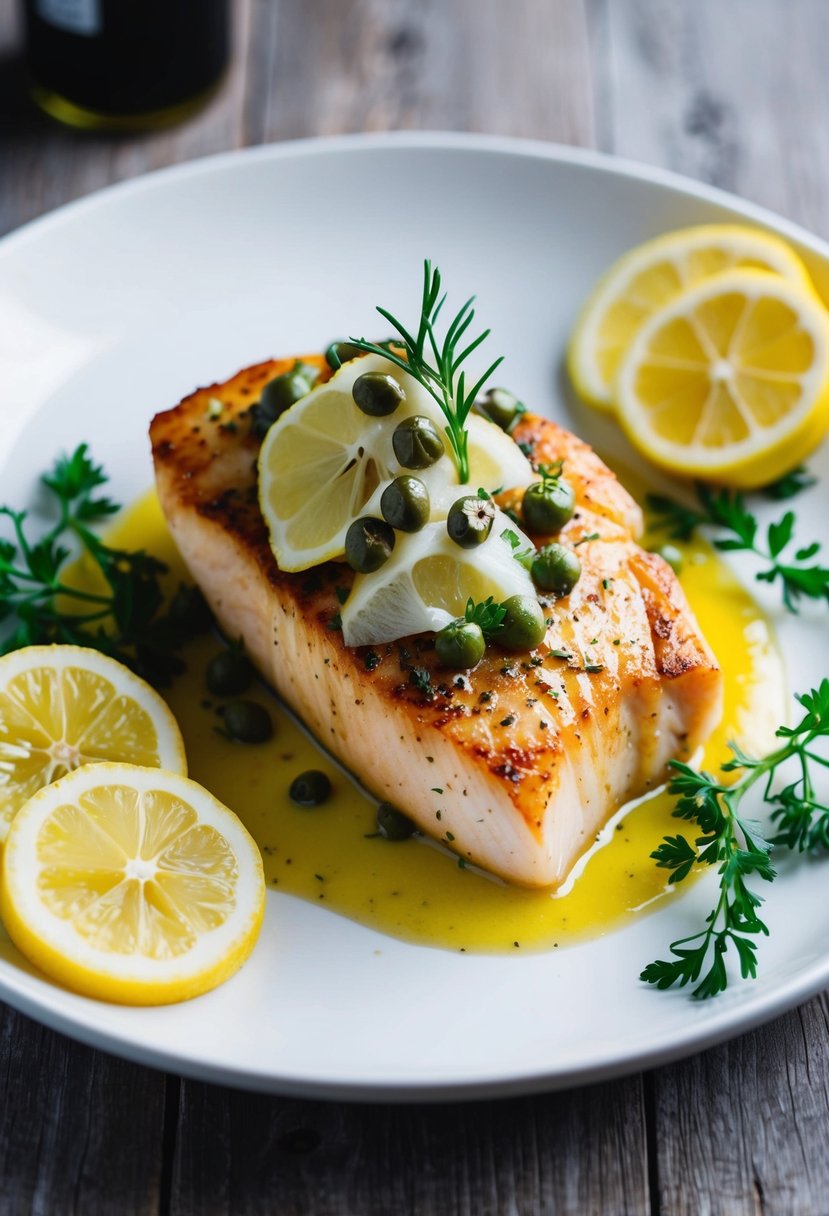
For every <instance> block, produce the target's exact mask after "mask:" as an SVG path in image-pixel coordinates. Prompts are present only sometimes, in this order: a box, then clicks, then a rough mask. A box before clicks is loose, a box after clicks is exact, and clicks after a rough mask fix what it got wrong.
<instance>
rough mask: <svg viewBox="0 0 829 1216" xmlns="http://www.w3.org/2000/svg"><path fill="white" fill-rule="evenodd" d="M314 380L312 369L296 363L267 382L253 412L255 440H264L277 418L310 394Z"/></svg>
mask: <svg viewBox="0 0 829 1216" xmlns="http://www.w3.org/2000/svg"><path fill="white" fill-rule="evenodd" d="M314 379H316V374H315V371H314V369H313V368H303V365H302V364H300V363H299V362H297V363H295V364H294V366H293V367H292V368H291V370H290V371H289V372H283V373H282V375H281V376H275V377H274V379H273V380H269V381H268V383H267V384H266V385H265V387H264V388H263V389H262V395H261V397H260V398H259V404H258V405H256V406H255V407H254V410H253V433H254V435H256V437H257V439H264V438H265V435H266V434H267V432H268V431H269V430H270V428H271V427H272V426H273V424H274V423H275V422H276V420H277V418H279V417H281V415H282V414H284V413H285V411H286V410H287V409H290V408H291V406H292V405H294V404H295V403H296V402H297V401H299V400H300V398H301V397H306V396H307V395H308V393H310V391H311V388H312V387H313V381H314Z"/></svg>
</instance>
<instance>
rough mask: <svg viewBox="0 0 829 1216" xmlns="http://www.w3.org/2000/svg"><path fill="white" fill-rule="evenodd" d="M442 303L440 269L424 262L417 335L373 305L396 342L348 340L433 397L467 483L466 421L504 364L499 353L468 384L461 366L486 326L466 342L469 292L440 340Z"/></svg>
mask: <svg viewBox="0 0 829 1216" xmlns="http://www.w3.org/2000/svg"><path fill="white" fill-rule="evenodd" d="M445 301H446V295H445V293H444V294H441V277H440V271H439V270H438V268H437V266H435V267H434V268H433V267H432V263H431V262H430V261H428V260H427V261H426V262H424V264H423V296H422V300H421V305H420V320H419V322H418V326H417V333H416V334H412V333H411V332H410V331H409V330H408V329H407V328H406V327H405V326H404V325H403V324H402V323H401V322H400V321H398V319H397V317H395V316H393V315H392V314H391V313H390V312H389V311H388V310H387V309H385V308H380V307H379V306H378V308H377V311H378V312H379V314H380V316H381V317H383V318H384V319H385V320H386V321H388V323H389V325H391V326H392V328H393V329H394V330H395V331H396V333H397V334H398V335H399V339H400V341H399V343H398V342H397V340H396V339H393V340H392V341H391V342H386V343H383V344H378V343H375V342H367V341H366V340H365V338H349V341H350V342H351V343H352V344H353V345H354V346H356V347H359V349H360V350H364V351H367V352H368V353H369V354H373V355H382V356H383V358H385V359H388V360H389V361H390V362H392V363H394V364H396V366H397V367H400V368H402V369H403V371H405V372H408V373H409V374H410V375H411V376H414V378H415V380H417V381H418V383H420V384H422V385H423V387H424V388H425V389H426V391H427V392H428V393H429V395H430V396H431V397H433V398H434V400H435V401H436V402H437V403H438V405H439V406H440V408H441V410H442V411H443V414H444V416H445V418H446V427H445V431H446V435H447V438H448V439H449V444H450V447H451V449H452V455H453V457H454V459H455V463H456V465H457V467H458V476H459V478H460V480H461V482H462V483H466V482H468V481H469V455H468V450H467V433H466V420H467V418H468V417H469V414H470V411H471V410H472V406H473V405H474V404H475V400H476V398H477V396H478V394H479V393H480V391H481V389H482V388H483V386H484V384H485V383H486V381H487V380H488V379H489V377H490V376H491V375H492V373H493V372H494V371H495V369H496V368H497V367H499V366H500V364H501V363H502V362H503V356H500V357H499V358H497V359H495V360H494V362H492V363H491V364H490V365H489V367H488V368H487V370H486V371H485V372H484V374H483V375H482V376H480V377H479V378H478V380H476V381H475V383H474V384H473V386H472V387H471V388H468V387H467V381H466V373H465V371H462V370H461V365H462V364H463V363H465V362H466V360H467V359H468V358H469V356H470V355H471V354H472V353H473V351H476V350H477V349H478V347H479V346H480V345H481V343H482V342H485V341H486V339H487V338H488V337H489V334H490V330H488V329H485V330H484V331H483V333H481V334H479V335H478V336H477V337H476V338H473V339H471V340H468V335H469V328H470V326H471V325H472V322H473V321H474V319H475V310H474V308H473V307H472V306H473V304H474V303H475V297H474V296H470V298H469V299H468V300H467V301H466V303H465V304H464V305H463V307H462V308H461V309H460V311H459V312H458V313H457V314H456V315H455V317H454V318H453V320H452V321H451V322H450V324H449V327H448V329H447V330H446V333H445V335H444V337H443V339H442V340H441V339H439V338H438V336H437V331H436V328H435V327H436V325H437V320H438V317H439V315H440V312H441V309H442V308H443V305H444V303H445ZM395 347H397V348H398V349H399V347H402V348H403V350H404V351H405V358H404V357H402V356H401V355H399V354H397V352H396V349H395Z"/></svg>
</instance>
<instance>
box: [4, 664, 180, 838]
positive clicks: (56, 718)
mask: <svg viewBox="0 0 829 1216" xmlns="http://www.w3.org/2000/svg"><path fill="white" fill-rule="evenodd" d="M101 760H125V761H129V762H131V763H133V764H142V765H148V766H150V767H153V768H166V769H172V770H173V771H175V772H178V773H186V772H187V761H186V758H185V755H184V744H183V742H182V738H181V732H180V731H179V729H178V726H177V724H176V720H175V718H174V717H173V715H172V714H171V713H170V710H169V709H168V708H167V705H166V704H165V702H164V701H162V699H161V697H160V696H159V695H158V693H156V692H155V691H154V690H153V689H152V688H150V686H149V684H145V683H144V681H143V680H140V679H139V678H138V676H136V675H134V674H133V673H132V672H131V671H130V670H129V669H128V668H127V667H124V666H123V664H121V663H118V662H116V661H115V659H111V658H109V657H107V656H106V655H103V654H100V653H99V652H98V651H97V650H87V649H85V648H84V647H81V646H27V647H24V648H23V649H22V650H16V651H13V652H12V653H11V654H7V655H5V656H4V657H3V658H0V842H2V841H3V840H4V839H5V837H6V833H7V832H8V830H9V825H10V823H11V822H12V820H13V818H14V816H15V815H16V813H17V812H18V810H19V809H20V807H21V806H23V804H24V803H25V802H26V801H27V799H28V798H30V797H31V796H32V795H33V794H35V793H36V792H37V791H38V790H39V789H41V788H42V787H43V786H44V785H48V784H49V783H50V782H52V781H55V780H56V779H57V778H59V777H62V776H63V775H64V774H65V773H67V772H69V771H70V770H72V769H76V768H78V767H79V766H80V765H84V764H92V763H94V762H96V761H101Z"/></svg>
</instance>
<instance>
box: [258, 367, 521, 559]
mask: <svg viewBox="0 0 829 1216" xmlns="http://www.w3.org/2000/svg"><path fill="white" fill-rule="evenodd" d="M369 371H381V372H384V373H385V374H386V375H389V376H393V377H394V379H395V380H396V381H397V383H398V384H399V385H400V386H401V388H402V389H403V391H404V393H405V399H404V401H403V402H402V403H401V405H400V406H399V407H398V408H397V409H396V410H395V411H394V413H393V414H391V415H389V416H387V417H385V418H373V417H369V416H368V415H367V414H364V413H363V412H362V410H360V409H359V408H358V407H357V406H356V405H355V403H354V399H353V397H352V395H351V389H352V386H353V384H354V381H355V380H356V379H357V378H358V376H361V375H362V374H363V373H364V372H369ZM415 414H421V415H425V416H426V417H427V418H430V419H431V420H432V422H434V424H435V426H436V427H437V430H438V432H439V434H440V435H441V437H444V428H445V425H446V419H445V418H444V416H443V414H442V412H441V410H440V407H439V406H438V404H437V402H435V401H434V400H433V398H432V397H431V396H430V395H429V393H427V392H426V390H425V389H424V388H423V386H422V385H421V384H419V383H418V382H417V381H416V380H415V379H414V378H413V377H412V376H410V375H408V373H406V372H404V371H402V370H401V369H400V368H398V367H396V366H395V365H394V364H392V363H390V362H389V361H388V360H387V359H383V358H382V357H381V356H379V355H367V356H365V357H364V358H362V359H353V360H351V361H350V362H349V363H346V364H344V365H343V367H342V368H341V369H340V370H339V371H338V372H337V374H336V375H335V376H332V378H331V379H330V380H329V381H328V382H327V383H326V384H323V385H320V387H319V388H316V389H314V390H313V391H312V392H310V393H309V394H308V395H307V396H306V397H303V398H302V400H300V401H298V402H297V403H296V405H294V406H292V407H291V409H290V410H288V411H287V412H286V413H285V414H283V415H282V417H281V418H280V419H279V420H278V421H277V422H276V423H275V424H274V425H273V426H272V427H271V429H270V430H269V431H268V434H267V436H266V438H265V442H264V443H263V445H262V450H261V452H260V455H259V504H260V507H261V510H262V514H263V516H264V518H265V521H266V523H267V526H268V530H269V533H270V538H271V547H272V549H273V551H274V555H275V556H276V560H277V562H278V563H279V566H280V569H282V570H306V569H308V567H309V566H315V565H318V564H319V563H321V562H325V561H329V560H332V559H337V558H342V556H343V552H344V544H345V534H346V532H347V531H348V528H349V525H350V524H351V523H353V521H354V520H355V519H358V518H359V517H360V516H361V515H378V516H379V514H380V498H381V495H382V493H383V490H384V489H385V487H386V486H387V485H388V483H389V481H391V480H392V479H393V478H394V477H397V476H399V475H400V474H401V473H404V472H407V471H411V470H406V469H404V468H403V466H402V465H400V464H399V463H398V461H397V458H396V457H395V454H394V449H393V446H392V435H393V434H394V431H395V428H396V427H397V426H398V425H399V424H400V423H401V422H402V421H403V420H404V419H405V418H410V417H412V416H413V415H415ZM469 422H470V423H471V425H470V427H469V435H470V438H469V457H470V467H471V477H477V478H479V479H480V480H478V481H477V482H476V483H475V488H476V489H477V487H478V486H479V485H481V486H483V487H484V488H485V489H490V488H495V487H497V486H500V485H505V484H506V485H508V486H510V487H512V486H514V485H526V484H528V483H529V481H531V480H532V477H533V473H532V468H531V467H530V464H529V462H528V461H527V459H526V457H525V456H524V455H523V454H522V452H521V450H520V449H519V448H518V446H517V445H516V444H515V443H514V442H513V441H512V440H511V439H510V438H509V436H508V435H505V434H504V432H503V431H501V430H500V429H499V428H498V427H495V426H493V425H492V423H489V422H487V421H486V420H485V419H474V420H473V419H469ZM444 447H445V449H446V450H445V454H444V455H443V456H442V457H441V458H440V459H439V460H437V461H436V462H435V463H434V464H433V465H431V466H430V467H429V468H428V469H422V470H419V471H418V472H417V476H418V477H419V478H420V479H421V480H422V481H423V482H424V483H425V484H426V486H427V488H428V489H429V492H430V494H433V493H435V492H437V491H438V490H439V489H440V488H441V487H442V486H445V485H450V484H457V481H458V474H457V469H456V467H455V462H454V460H453V459H452V458H451V456H450V454H449V445H448V440H446V439H445V438H444ZM470 484H471V483H470Z"/></svg>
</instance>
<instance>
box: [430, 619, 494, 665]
mask: <svg viewBox="0 0 829 1216" xmlns="http://www.w3.org/2000/svg"><path fill="white" fill-rule="evenodd" d="M485 650H486V642H485V641H484V635H483V631H482V629H481V627H480V625H476V624H475V623H474V622H473V621H466V620H464V619H463V617H460V618H459V619H458V620H457V621H451V622H450V623H449V624H448V625H444V627H443V629H441V630H440V632H439V633H438V634H436V635H435V651H436V652H437V656H438V660H439V662H440V663H441V664H442V666H444V667H451V668H452V670H453V671H462V670H469V669H470V668H472V667H477V666H478V664H479V663H480V661H481V659H482V658H483V657H484V652H485Z"/></svg>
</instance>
